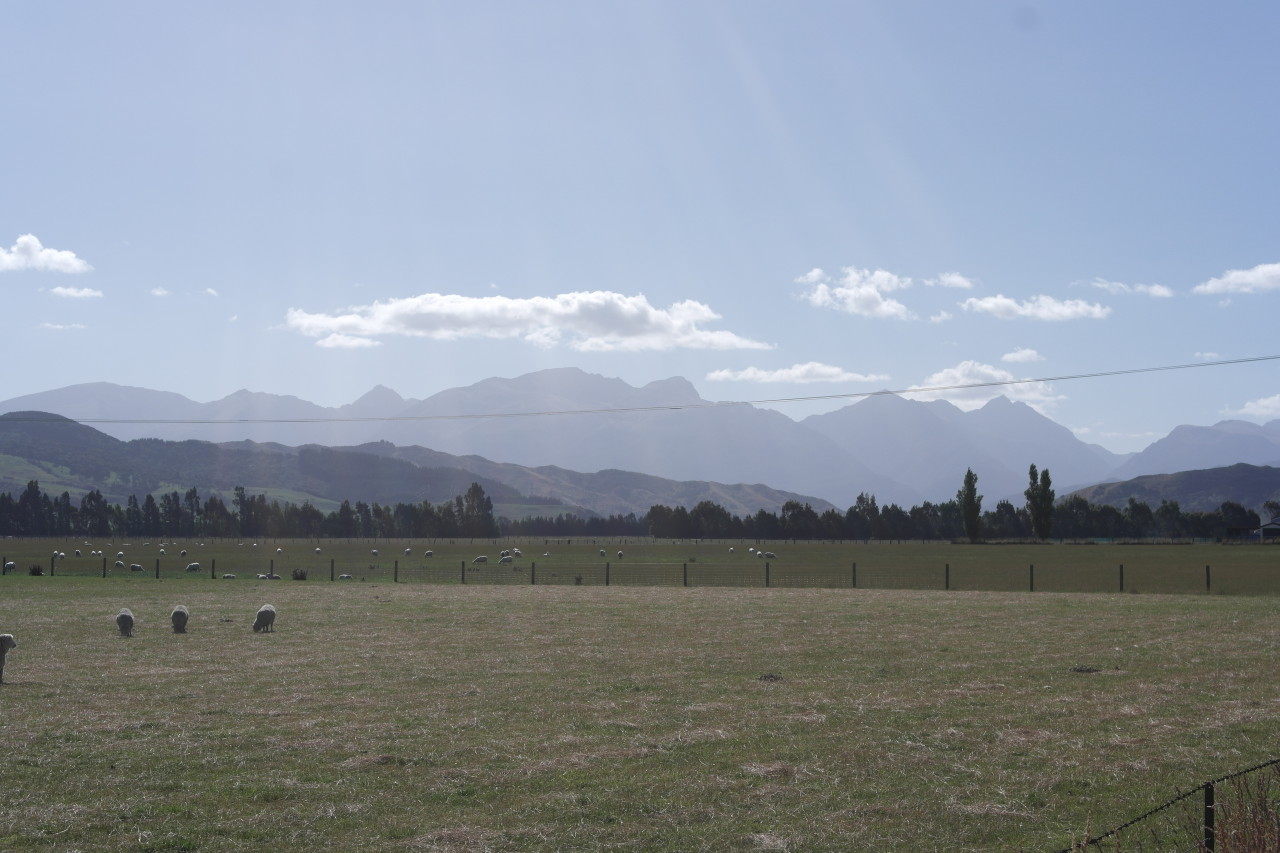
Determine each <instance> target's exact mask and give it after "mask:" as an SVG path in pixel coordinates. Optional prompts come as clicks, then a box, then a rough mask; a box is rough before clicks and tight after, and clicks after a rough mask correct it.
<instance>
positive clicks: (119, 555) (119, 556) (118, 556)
mask: <svg viewBox="0 0 1280 853" xmlns="http://www.w3.org/2000/svg"><path fill="white" fill-rule="evenodd" d="M116 559H117V560H123V559H124V551H117V552H116Z"/></svg>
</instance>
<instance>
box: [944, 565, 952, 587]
mask: <svg viewBox="0 0 1280 853" xmlns="http://www.w3.org/2000/svg"><path fill="white" fill-rule="evenodd" d="M944 565H945V568H944V569H943V572H942V588H943V589H951V564H950V563H945V564H944Z"/></svg>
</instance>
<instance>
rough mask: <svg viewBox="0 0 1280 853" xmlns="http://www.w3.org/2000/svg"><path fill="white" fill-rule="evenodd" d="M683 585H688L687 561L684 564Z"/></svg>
mask: <svg viewBox="0 0 1280 853" xmlns="http://www.w3.org/2000/svg"><path fill="white" fill-rule="evenodd" d="M684 585H685V586H688V585H689V564H688V563H685V564H684Z"/></svg>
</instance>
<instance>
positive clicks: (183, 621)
mask: <svg viewBox="0 0 1280 853" xmlns="http://www.w3.org/2000/svg"><path fill="white" fill-rule="evenodd" d="M190 618H191V612H190V611H189V610H187V606H186V605H185V604H179V605H178V606H177V607H175V608H173V612H172V613H170V614H169V621H170V622H172V623H173V633H175V634H185V633H187V620H188V619H190Z"/></svg>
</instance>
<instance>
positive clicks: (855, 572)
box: [853, 563, 858, 589]
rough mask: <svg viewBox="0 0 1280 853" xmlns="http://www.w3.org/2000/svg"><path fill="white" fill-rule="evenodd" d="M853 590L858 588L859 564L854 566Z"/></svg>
mask: <svg viewBox="0 0 1280 853" xmlns="http://www.w3.org/2000/svg"><path fill="white" fill-rule="evenodd" d="M853 588H854V589H857V588H858V564H857V563H854V564H853Z"/></svg>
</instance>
